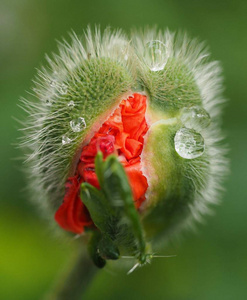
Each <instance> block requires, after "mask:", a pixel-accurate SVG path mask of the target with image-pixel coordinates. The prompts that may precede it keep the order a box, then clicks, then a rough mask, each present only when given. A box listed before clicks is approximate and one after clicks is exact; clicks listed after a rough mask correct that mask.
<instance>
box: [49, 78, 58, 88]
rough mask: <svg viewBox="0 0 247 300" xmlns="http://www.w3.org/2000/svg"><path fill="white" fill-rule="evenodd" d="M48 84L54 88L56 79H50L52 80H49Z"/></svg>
mask: <svg viewBox="0 0 247 300" xmlns="http://www.w3.org/2000/svg"><path fill="white" fill-rule="evenodd" d="M49 84H50V86H51V87H52V88H54V87H56V85H57V81H56V80H55V79H52V80H50V82H49Z"/></svg>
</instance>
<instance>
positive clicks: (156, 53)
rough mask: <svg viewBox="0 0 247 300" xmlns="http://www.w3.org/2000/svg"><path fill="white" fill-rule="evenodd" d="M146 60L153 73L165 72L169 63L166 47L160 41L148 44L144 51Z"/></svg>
mask: <svg viewBox="0 0 247 300" xmlns="http://www.w3.org/2000/svg"><path fill="white" fill-rule="evenodd" d="M144 59H145V61H146V63H147V65H148V67H149V68H150V70H151V71H154V72H155V71H160V70H163V69H164V67H165V65H166V62H167V49H166V45H165V44H164V43H162V42H161V41H159V40H154V41H150V42H148V43H147V44H146V46H145V50H144Z"/></svg>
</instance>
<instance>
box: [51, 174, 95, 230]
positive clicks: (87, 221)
mask: <svg viewBox="0 0 247 300" xmlns="http://www.w3.org/2000/svg"><path fill="white" fill-rule="evenodd" d="M81 183H82V180H79V178H78V176H74V177H70V178H68V180H67V182H66V184H65V188H66V191H65V196H64V201H63V203H62V205H61V206H60V207H59V209H58V210H57V212H56V214H55V220H56V221H57V223H58V224H59V225H60V227H62V228H63V229H65V230H68V231H72V232H74V233H82V232H83V230H84V227H85V226H91V225H92V224H93V222H92V220H91V218H90V215H89V212H88V210H87V208H86V206H85V205H84V204H83V203H82V201H81V199H80V195H79V190H80V185H81Z"/></svg>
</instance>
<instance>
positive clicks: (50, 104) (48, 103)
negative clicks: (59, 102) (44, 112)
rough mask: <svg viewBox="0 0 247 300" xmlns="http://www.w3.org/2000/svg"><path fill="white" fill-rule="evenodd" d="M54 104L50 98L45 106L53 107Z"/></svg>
mask: <svg viewBox="0 0 247 300" xmlns="http://www.w3.org/2000/svg"><path fill="white" fill-rule="evenodd" d="M52 103H53V101H52V100H51V99H49V98H47V99H46V100H45V104H46V105H47V106H52Z"/></svg>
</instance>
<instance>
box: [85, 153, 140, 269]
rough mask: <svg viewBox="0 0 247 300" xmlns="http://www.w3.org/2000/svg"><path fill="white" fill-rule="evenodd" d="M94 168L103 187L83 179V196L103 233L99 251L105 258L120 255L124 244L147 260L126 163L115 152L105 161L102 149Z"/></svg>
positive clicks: (113, 257)
mask: <svg viewBox="0 0 247 300" xmlns="http://www.w3.org/2000/svg"><path fill="white" fill-rule="evenodd" d="M95 169H96V174H97V178H98V181H99V183H100V188H101V189H100V190H98V189H96V188H95V187H93V186H92V185H90V184H88V183H83V184H82V186H81V187H82V188H81V196H82V201H83V203H84V204H85V205H86V207H87V208H88V210H89V212H90V215H91V218H92V220H93V221H94V224H95V225H96V226H97V228H98V229H99V231H100V233H101V239H99V240H98V246H97V247H98V250H99V253H100V255H101V256H102V257H104V258H105V259H117V258H118V257H119V250H118V248H121V249H124V251H125V252H127V253H128V254H129V255H135V256H136V257H137V258H138V259H139V262H140V263H145V261H146V242H145V237H144V232H143V229H142V225H141V221H140V217H139V214H138V212H137V210H136V208H135V205H134V201H133V195H132V191H131V187H130V185H129V181H128V178H127V175H126V173H125V170H124V168H123V166H122V165H121V163H120V162H119V161H118V158H117V157H116V156H114V155H111V156H109V157H108V158H107V159H106V160H105V161H103V156H102V153H100V152H99V153H98V154H97V156H96V158H95Z"/></svg>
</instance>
